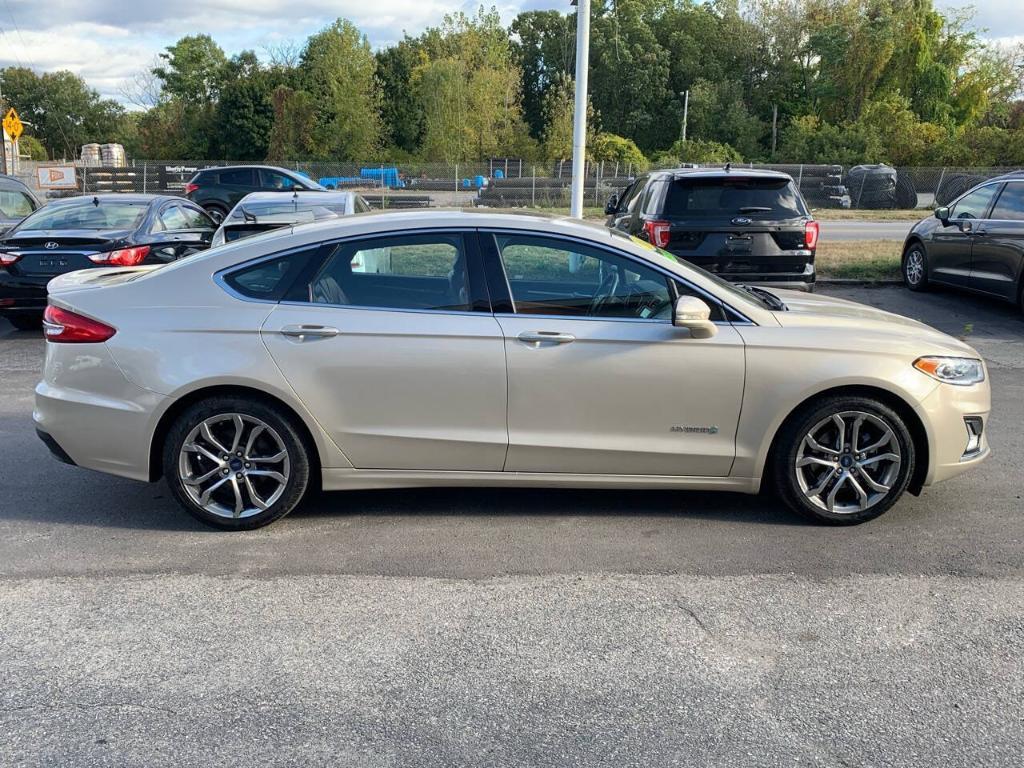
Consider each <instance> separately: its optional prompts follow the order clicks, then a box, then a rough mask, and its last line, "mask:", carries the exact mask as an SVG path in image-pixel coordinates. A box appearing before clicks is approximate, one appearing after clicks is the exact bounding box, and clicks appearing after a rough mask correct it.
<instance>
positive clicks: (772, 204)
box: [663, 176, 807, 219]
mask: <svg viewBox="0 0 1024 768" xmlns="http://www.w3.org/2000/svg"><path fill="white" fill-rule="evenodd" d="M663 214H664V215H665V216H666V217H667V218H687V219H701V218H719V217H723V216H730V217H731V216H749V217H750V218H752V219H792V218H796V217H799V216H806V215H807V207H806V206H805V205H804V202H803V200H802V199H801V197H800V194H799V193H798V192H797V191H796V187H795V186H794V185H793V182H792V181H790V180H789V179H760V178H752V177H749V176H746V177H744V176H733V177H724V178H720V179H714V178H712V179H708V178H701V179H686V178H683V179H675V180H673V181H672V183H671V184H670V185H669V188H668V190H667V194H666V196H665V205H664V208H663Z"/></svg>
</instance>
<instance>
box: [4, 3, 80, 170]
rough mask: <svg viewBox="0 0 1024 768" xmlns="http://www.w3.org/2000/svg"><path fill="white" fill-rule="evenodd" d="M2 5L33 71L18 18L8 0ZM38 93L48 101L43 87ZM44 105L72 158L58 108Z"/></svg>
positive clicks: (21, 65) (33, 64) (15, 56)
mask: <svg viewBox="0 0 1024 768" xmlns="http://www.w3.org/2000/svg"><path fill="white" fill-rule="evenodd" d="M4 6H5V7H6V8H7V15H8V16H10V17H11V24H13V25H14V31H15V32H16V33H17V35H18V40H19V41H20V42H21V47H22V48H23V49H24V50H25V57H26V58H27V59H28V63H29V64H30V65H31V66H30V67H29V68H30V69H31V70H32V71H35V69H36V65H35V62H34V61H32V58H31V56H30V54H29V47H28V46H27V45H26V44H25V38H24V37H23V36H22V34H21V28H20V27H19V26H18V20H17V19H15V18H14V11H13V10H11V4H10V3H9V2H8V0H4ZM0 34H2V30H0ZM11 50H12V51H14V58H15V59H16V60H17V62H18V66H19V67H22V68H23V69H24V68H25V65H24V64H23V63H22V61H21V57H20V56H19V55H18V50H17V48H15V47H14V46H11ZM40 93H41V94H42V96H43V98H44V99H45V100H46V101H47V102H50V96H49V94H48V93H47V92H46V89H45V88H43V89H41V91H40ZM46 107H47V108H48V109H50V111H51V112H53V119H54V122H55V123H56V125H57V130H58V131H60V135H61V138H62V139H64V147H65V148H66V149H67V150H68V154H69V155H70V156H71V158H72V159H74V157H75V148H74V147H73V146H72V144H71V140H70V139H68V135H67V134H66V133H65V132H64V126H63V125H62V124H61V116H60V110H58V109H55V108H54V106H53V103H52V102H50V103H48V104H46Z"/></svg>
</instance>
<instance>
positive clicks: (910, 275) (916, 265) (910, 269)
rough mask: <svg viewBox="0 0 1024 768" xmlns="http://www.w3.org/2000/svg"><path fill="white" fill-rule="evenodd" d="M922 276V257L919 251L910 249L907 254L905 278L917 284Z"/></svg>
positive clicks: (912, 283)
mask: <svg viewBox="0 0 1024 768" xmlns="http://www.w3.org/2000/svg"><path fill="white" fill-rule="evenodd" d="M923 276H924V258H922V256H921V253H920V252H919V251H911V252H910V253H909V254H908V255H907V280H909V281H910V283H911V285H917V284H918V283H919V282H921V278H922V277H923Z"/></svg>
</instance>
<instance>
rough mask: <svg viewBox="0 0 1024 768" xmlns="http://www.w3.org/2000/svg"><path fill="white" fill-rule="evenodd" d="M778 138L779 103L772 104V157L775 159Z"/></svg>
mask: <svg viewBox="0 0 1024 768" xmlns="http://www.w3.org/2000/svg"><path fill="white" fill-rule="evenodd" d="M778 138H779V105H778V103H775V104H772V159H773V160H774V159H775V145H776V144H777V143H778Z"/></svg>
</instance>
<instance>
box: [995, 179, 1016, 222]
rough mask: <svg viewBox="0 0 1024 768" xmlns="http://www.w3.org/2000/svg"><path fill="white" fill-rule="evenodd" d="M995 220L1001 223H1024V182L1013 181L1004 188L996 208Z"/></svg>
mask: <svg viewBox="0 0 1024 768" xmlns="http://www.w3.org/2000/svg"><path fill="white" fill-rule="evenodd" d="M991 218H993V219H998V220H1000V221H1024V181H1011V182H1009V183H1007V185H1006V186H1005V187H1004V188H1003V193H1002V194H1001V195H999V200H998V201H997V202H996V205H995V208H993V209H992V216H991Z"/></svg>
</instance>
